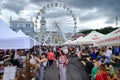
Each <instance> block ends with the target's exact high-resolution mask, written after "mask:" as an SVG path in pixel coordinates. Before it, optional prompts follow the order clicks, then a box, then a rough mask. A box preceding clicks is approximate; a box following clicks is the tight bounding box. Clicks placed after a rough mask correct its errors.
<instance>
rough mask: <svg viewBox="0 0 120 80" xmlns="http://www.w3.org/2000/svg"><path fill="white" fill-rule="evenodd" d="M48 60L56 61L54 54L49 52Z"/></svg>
mask: <svg viewBox="0 0 120 80" xmlns="http://www.w3.org/2000/svg"><path fill="white" fill-rule="evenodd" d="M48 60H54V53H53V52H48Z"/></svg>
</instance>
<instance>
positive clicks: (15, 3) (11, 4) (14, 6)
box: [3, 0, 26, 14]
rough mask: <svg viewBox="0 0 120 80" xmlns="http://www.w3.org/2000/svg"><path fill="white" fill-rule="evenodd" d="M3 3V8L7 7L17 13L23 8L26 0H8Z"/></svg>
mask: <svg viewBox="0 0 120 80" xmlns="http://www.w3.org/2000/svg"><path fill="white" fill-rule="evenodd" d="M3 5H4V8H7V9H9V10H11V11H14V12H15V13H17V14H19V12H20V11H21V10H24V8H25V6H26V2H25V1H21V0H12V1H10V0H9V1H6V3H4V4H3Z"/></svg>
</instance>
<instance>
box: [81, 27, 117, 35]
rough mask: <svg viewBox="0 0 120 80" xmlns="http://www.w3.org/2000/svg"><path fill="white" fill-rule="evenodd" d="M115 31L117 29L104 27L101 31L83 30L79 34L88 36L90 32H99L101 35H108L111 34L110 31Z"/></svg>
mask: <svg viewBox="0 0 120 80" xmlns="http://www.w3.org/2000/svg"><path fill="white" fill-rule="evenodd" d="M116 29H118V27H117V28H113V27H111V26H109V27H105V28H101V29H90V30H84V31H81V32H79V33H83V34H89V33H90V32H91V31H97V32H100V33H102V34H108V33H110V32H112V31H114V30H116Z"/></svg>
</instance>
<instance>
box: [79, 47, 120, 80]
mask: <svg viewBox="0 0 120 80" xmlns="http://www.w3.org/2000/svg"><path fill="white" fill-rule="evenodd" d="M82 53H86V54H87V55H88V56H87V57H86V60H83V61H82V63H83V64H84V65H85V69H86V71H87V73H88V74H89V76H90V78H91V79H92V80H118V79H119V78H120V72H119V71H120V69H117V71H115V69H114V68H113V65H112V64H113V62H114V64H119V61H120V59H119V55H120V47H119V46H115V47H111V46H109V47H107V46H106V47H89V48H88V47H87V49H85V48H83V50H82ZM82 53H81V52H80V53H79V56H83V55H82ZM117 73H119V75H118V74H117Z"/></svg>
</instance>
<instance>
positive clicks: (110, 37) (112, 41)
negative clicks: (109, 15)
mask: <svg viewBox="0 0 120 80" xmlns="http://www.w3.org/2000/svg"><path fill="white" fill-rule="evenodd" d="M95 45H98V46H114V45H120V28H119V29H117V30H114V31H113V32H111V33H109V34H107V35H106V36H105V37H103V38H101V39H100V40H98V41H96V43H95Z"/></svg>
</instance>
